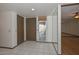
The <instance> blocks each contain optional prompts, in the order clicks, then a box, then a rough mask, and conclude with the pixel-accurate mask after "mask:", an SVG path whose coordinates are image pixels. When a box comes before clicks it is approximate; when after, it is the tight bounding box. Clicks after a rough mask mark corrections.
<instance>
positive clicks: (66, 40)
mask: <svg viewBox="0 0 79 59" xmlns="http://www.w3.org/2000/svg"><path fill="white" fill-rule="evenodd" d="M61 41H62V54H63V55H79V36H74V35H70V34H67V33H62V40H61Z"/></svg>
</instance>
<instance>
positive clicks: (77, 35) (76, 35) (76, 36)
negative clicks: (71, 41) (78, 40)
mask: <svg viewBox="0 0 79 59" xmlns="http://www.w3.org/2000/svg"><path fill="white" fill-rule="evenodd" d="M62 33H65V32H62ZM65 34H68V35H71V36H75V37H79V36H78V35H74V34H70V33H65Z"/></svg>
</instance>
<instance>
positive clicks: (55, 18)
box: [52, 16, 57, 42]
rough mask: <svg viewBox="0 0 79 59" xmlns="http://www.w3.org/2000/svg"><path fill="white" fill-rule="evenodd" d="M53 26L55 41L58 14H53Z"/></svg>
mask: <svg viewBox="0 0 79 59" xmlns="http://www.w3.org/2000/svg"><path fill="white" fill-rule="evenodd" d="M52 21H53V23H52V26H53V32H52V34H53V35H52V36H53V42H57V16H52Z"/></svg>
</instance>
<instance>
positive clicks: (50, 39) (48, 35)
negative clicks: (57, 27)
mask: <svg viewBox="0 0 79 59" xmlns="http://www.w3.org/2000/svg"><path fill="white" fill-rule="evenodd" d="M52 25H53V20H52V16H47V28H46V30H47V33H46V41H47V42H53V31H52V30H53V28H52V27H53V26H52Z"/></svg>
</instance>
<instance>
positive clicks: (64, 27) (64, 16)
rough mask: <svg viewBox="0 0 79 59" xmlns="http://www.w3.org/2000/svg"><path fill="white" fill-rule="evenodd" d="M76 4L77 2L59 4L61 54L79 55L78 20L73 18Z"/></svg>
mask: <svg viewBox="0 0 79 59" xmlns="http://www.w3.org/2000/svg"><path fill="white" fill-rule="evenodd" d="M78 6H79V4H67V5H62V6H61V21H62V22H61V44H62V45H61V46H62V47H61V51H62V54H63V55H79V46H78V45H79V34H78V33H79V28H78V27H79V22H78V21H77V19H75V18H74V15H75V14H76V11H78V9H77V8H78ZM73 13H74V14H73ZM78 19H79V18H78Z"/></svg>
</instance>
